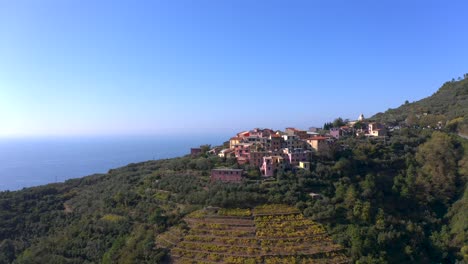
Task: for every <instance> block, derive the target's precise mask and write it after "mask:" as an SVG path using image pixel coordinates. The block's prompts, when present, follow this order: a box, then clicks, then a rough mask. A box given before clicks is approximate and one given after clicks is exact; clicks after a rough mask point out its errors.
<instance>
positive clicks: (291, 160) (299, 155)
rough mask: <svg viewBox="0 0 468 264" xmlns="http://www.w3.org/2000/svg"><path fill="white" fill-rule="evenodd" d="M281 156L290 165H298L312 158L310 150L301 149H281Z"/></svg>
mask: <svg viewBox="0 0 468 264" xmlns="http://www.w3.org/2000/svg"><path fill="white" fill-rule="evenodd" d="M282 156H283V158H284V160H285V162H286V163H287V164H288V165H290V166H291V167H293V166H298V165H299V163H300V162H308V161H311V160H312V152H311V151H309V150H303V149H295V150H289V149H283V154H282Z"/></svg>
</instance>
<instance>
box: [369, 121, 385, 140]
mask: <svg viewBox="0 0 468 264" xmlns="http://www.w3.org/2000/svg"><path fill="white" fill-rule="evenodd" d="M386 135H387V129H386V128H385V126H384V125H382V124H380V123H369V124H368V125H367V134H366V136H369V137H383V136H386Z"/></svg>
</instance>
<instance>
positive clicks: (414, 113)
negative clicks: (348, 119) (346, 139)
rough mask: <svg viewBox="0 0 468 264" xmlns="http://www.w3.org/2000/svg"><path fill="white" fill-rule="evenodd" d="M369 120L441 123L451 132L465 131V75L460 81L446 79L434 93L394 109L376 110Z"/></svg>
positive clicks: (467, 101)
mask: <svg viewBox="0 0 468 264" xmlns="http://www.w3.org/2000/svg"><path fill="white" fill-rule="evenodd" d="M371 119H373V120H376V121H380V122H383V123H387V124H394V125H396V124H401V123H403V124H406V125H410V126H412V125H418V126H420V127H427V126H431V127H436V126H438V123H439V122H441V124H442V125H444V126H445V125H448V126H449V127H450V129H451V130H453V131H457V130H458V131H460V132H463V133H464V134H468V74H467V75H465V79H463V80H458V81H455V80H452V81H449V82H446V83H444V84H443V85H442V87H440V88H439V90H438V91H437V92H435V93H434V94H433V95H431V96H429V97H427V98H424V99H422V100H419V101H416V102H412V103H409V102H406V103H405V104H403V105H401V106H400V107H398V108H395V109H389V110H387V111H386V112H384V113H378V114H376V115H374V116H373V117H371Z"/></svg>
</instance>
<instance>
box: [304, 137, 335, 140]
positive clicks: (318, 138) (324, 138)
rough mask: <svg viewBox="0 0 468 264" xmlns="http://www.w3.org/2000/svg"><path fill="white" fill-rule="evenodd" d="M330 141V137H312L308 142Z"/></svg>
mask: <svg viewBox="0 0 468 264" xmlns="http://www.w3.org/2000/svg"><path fill="white" fill-rule="evenodd" d="M327 139H330V138H329V137H311V138H307V139H306V140H327Z"/></svg>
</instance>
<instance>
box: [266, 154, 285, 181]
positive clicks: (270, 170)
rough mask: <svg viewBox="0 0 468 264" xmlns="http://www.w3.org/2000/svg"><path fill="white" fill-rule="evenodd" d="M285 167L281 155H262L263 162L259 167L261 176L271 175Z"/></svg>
mask: <svg viewBox="0 0 468 264" xmlns="http://www.w3.org/2000/svg"><path fill="white" fill-rule="evenodd" d="M284 169H285V163H284V159H283V157H281V156H270V157H263V164H262V167H261V168H260V171H261V172H262V174H263V176H265V177H272V176H274V175H275V173H277V172H278V171H280V170H284Z"/></svg>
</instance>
